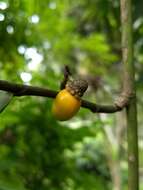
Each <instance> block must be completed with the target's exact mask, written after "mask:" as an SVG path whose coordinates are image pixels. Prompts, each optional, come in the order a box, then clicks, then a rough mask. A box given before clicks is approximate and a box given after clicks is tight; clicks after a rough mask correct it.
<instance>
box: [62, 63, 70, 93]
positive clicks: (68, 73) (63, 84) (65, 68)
mask: <svg viewBox="0 0 143 190" xmlns="http://www.w3.org/2000/svg"><path fill="white" fill-rule="evenodd" d="M63 73H64V79H63V81H62V82H61V86H60V89H61V90H62V89H64V88H65V86H66V83H67V81H68V79H69V76H70V75H71V72H70V69H69V67H68V66H67V65H66V66H65V67H64V71H63Z"/></svg>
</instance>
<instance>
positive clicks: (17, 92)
mask: <svg viewBox="0 0 143 190" xmlns="http://www.w3.org/2000/svg"><path fill="white" fill-rule="evenodd" d="M0 90H3V91H7V92H11V93H13V95H14V96H42V97H49V98H55V97H56V95H57V93H58V92H57V91H54V90H50V89H47V88H41V87H36V86H29V85H23V84H15V83H11V82H8V81H4V80H0ZM82 107H83V108H86V109H89V110H90V111H92V112H93V113H114V112H117V111H121V110H122V109H123V108H124V107H120V106H117V105H116V104H113V105H98V104H94V103H92V102H89V101H86V100H82Z"/></svg>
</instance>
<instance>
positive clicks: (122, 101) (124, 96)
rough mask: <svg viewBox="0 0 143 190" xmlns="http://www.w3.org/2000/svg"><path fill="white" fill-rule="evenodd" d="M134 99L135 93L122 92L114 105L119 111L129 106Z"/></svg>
mask: <svg viewBox="0 0 143 190" xmlns="http://www.w3.org/2000/svg"><path fill="white" fill-rule="evenodd" d="M133 97H135V93H129V92H122V93H121V95H120V96H119V97H118V98H117V100H115V103H114V104H115V105H116V106H117V107H119V108H121V109H123V108H124V107H126V106H127V105H128V104H129V101H130V99H131V98H133Z"/></svg>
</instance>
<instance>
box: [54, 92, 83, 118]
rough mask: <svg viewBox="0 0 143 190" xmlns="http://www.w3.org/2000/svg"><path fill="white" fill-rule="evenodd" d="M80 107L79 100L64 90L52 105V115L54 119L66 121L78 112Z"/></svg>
mask: <svg viewBox="0 0 143 190" xmlns="http://www.w3.org/2000/svg"><path fill="white" fill-rule="evenodd" d="M80 106H81V100H80V99H77V98H76V97H74V96H73V95H71V94H70V92H68V91H67V90H66V89H64V90H61V91H60V92H59V93H58V94H57V96H56V98H55V100H54V103H53V107H52V113H53V115H54V116H55V118H56V119H58V120H60V121H66V120H68V119H70V118H72V117H73V116H74V115H75V114H76V113H77V112H78V110H79V109H80Z"/></svg>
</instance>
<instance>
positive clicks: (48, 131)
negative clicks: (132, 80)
mask: <svg viewBox="0 0 143 190" xmlns="http://www.w3.org/2000/svg"><path fill="white" fill-rule="evenodd" d="M133 6H134V7H133V10H134V23H133V27H134V44H135V62H136V70H137V73H136V84H137V89H138V99H139V100H138V101H139V106H138V110H139V124H140V126H141V125H142V110H141V108H142V104H143V102H142V98H141V93H142V81H143V77H142V76H143V75H142V73H143V67H142V63H143V56H142V49H143V38H142V34H143V15H142V10H141V7H142V1H141V0H139V1H138V2H136V1H134V4H133ZM120 35H121V34H120V8H119V1H118V0H108V1H107V0H88V1H87V0H72V1H69V0H42V1H41V0H30V1H29V0H1V1H0V68H1V69H0V76H1V79H4V80H9V81H13V82H19V83H27V84H31V85H39V86H44V87H48V88H51V89H56V90H58V89H59V86H60V81H61V80H62V78H63V76H62V75H63V74H62V68H63V65H65V64H67V65H69V66H70V68H71V70H72V72H73V73H74V74H73V76H77V75H82V76H84V77H85V78H87V80H89V84H90V87H89V90H88V91H87V93H86V94H85V99H86V98H88V99H89V100H92V101H95V97H96V101H97V102H98V101H100V102H101V103H107V102H109V103H110V102H112V101H113V98H114V97H115V96H116V95H117V93H118V92H119V90H118V89H119V88H120V83H121V79H122V74H121V64H120V60H121V45H120ZM95 94H96V95H95ZM51 104H52V100H50V99H48V98H41V97H21V98H13V100H12V102H11V103H10V105H9V106H8V107H7V108H6V110H5V111H4V112H3V113H1V115H0V123H1V126H0V189H1V190H28V189H29V190H47V189H50V190H59V189H60V190H87V189H88V190H94V189H97V190H98V189H99V190H108V189H114V187H115V182H114V174H113V173H112V172H113V170H114V169H116V167H117V168H118V167H119V168H120V172H117V175H119V177H120V178H121V184H120V188H121V189H122V190H123V189H126V188H127V187H126V186H127V162H126V149H127V147H126V141H125V139H126V137H125V134H126V130H125V129H124V130H123V134H121V139H120V138H119V139H120V141H117V142H116V139H117V137H118V136H119V135H118V134H119V130H118V129H120V126H119V127H117V126H118V123H119V122H118V120H119V119H118V115H108V116H106V115H104V114H103V115H102V114H101V115H100V116H99V115H98V114H94V115H93V114H92V113H90V112H89V111H88V110H84V109H81V110H80V112H79V113H78V114H77V116H76V117H75V118H73V119H72V120H70V121H67V122H63V123H62V122H58V121H55V119H54V118H53V116H52V115H51ZM120 125H121V126H124V124H123V123H122V122H121V121H120ZM139 130H140V131H141V133H140V141H139V145H140V149H141V150H142V147H143V146H142V140H141V137H142V134H143V133H142V130H141V129H139ZM140 164H141V169H142V167H143V155H142V154H140ZM141 172H142V171H141ZM141 178H142V173H141ZM141 185H142V184H141ZM142 186H143V185H142ZM142 186H141V188H140V189H143V187H142ZM118 190H119V189H118Z"/></svg>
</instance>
